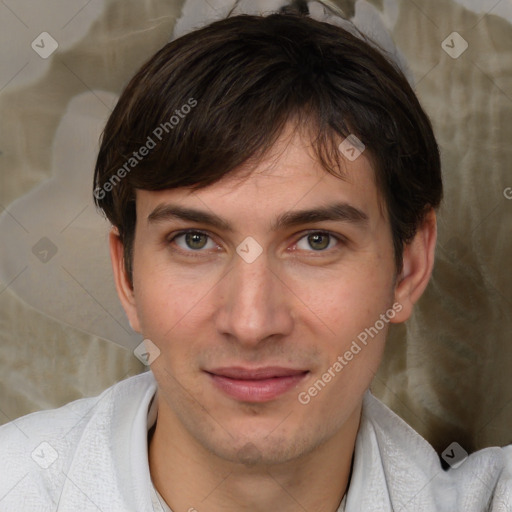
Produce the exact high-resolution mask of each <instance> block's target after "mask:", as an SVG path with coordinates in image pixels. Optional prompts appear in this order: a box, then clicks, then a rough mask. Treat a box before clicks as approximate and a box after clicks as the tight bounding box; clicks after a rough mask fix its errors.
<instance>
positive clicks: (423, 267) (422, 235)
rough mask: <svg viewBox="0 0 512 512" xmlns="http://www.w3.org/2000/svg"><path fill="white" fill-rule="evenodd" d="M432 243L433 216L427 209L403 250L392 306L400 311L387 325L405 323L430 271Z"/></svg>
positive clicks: (434, 247)
mask: <svg viewBox="0 0 512 512" xmlns="http://www.w3.org/2000/svg"><path fill="white" fill-rule="evenodd" d="M436 240H437V221H436V213H435V211H434V210H433V209H431V210H430V211H429V213H428V214H427V215H426V217H425V220H424V221H423V224H422V225H421V226H420V228H419V229H418V231H417V233H416V235H415V236H414V238H413V240H412V241H411V242H410V243H408V244H407V245H406V246H405V248H404V254H403V268H402V272H401V273H400V275H399V276H398V278H397V282H396V285H395V302H397V303H398V304H400V305H401V306H402V308H401V309H400V311H397V314H396V315H395V317H394V318H393V319H392V320H391V322H393V323H401V322H405V321H406V320H407V319H408V318H409V317H410V316H411V314H412V310H413V306H414V304H415V303H416V302H417V301H418V299H419V298H420V297H421V295H422V294H423V292H424V291H425V288H426V287H427V284H428V282H429V280H430V276H431V275H432V270H433V268H434V256H435V249H436Z"/></svg>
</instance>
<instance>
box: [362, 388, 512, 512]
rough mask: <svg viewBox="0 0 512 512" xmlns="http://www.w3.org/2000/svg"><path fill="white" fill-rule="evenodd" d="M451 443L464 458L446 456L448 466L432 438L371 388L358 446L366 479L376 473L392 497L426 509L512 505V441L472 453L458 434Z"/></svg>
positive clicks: (499, 509) (493, 511)
mask: <svg viewBox="0 0 512 512" xmlns="http://www.w3.org/2000/svg"><path fill="white" fill-rule="evenodd" d="M447 445H448V446H447V450H449V454H450V456H451V457H453V456H455V457H458V460H457V461H456V462H457V463H453V464H450V461H449V460H448V459H446V461H447V462H448V464H450V466H451V467H450V468H449V469H448V470H446V471H445V470H444V469H443V468H442V466H441V462H440V455H439V454H438V453H437V452H436V451H435V450H434V448H433V447H432V446H431V445H430V443H428V441H427V440H426V439H424V438H423V437H422V436H421V435H420V434H418V433H417V432H416V431H415V430H414V429H413V428H412V427H411V426H410V425H408V424H407V423H406V422H405V421H404V420H403V419H402V418H400V417H399V416H398V415H397V414H396V413H394V412H393V411H392V410H391V409H390V408H388V407H387V406H386V405H385V404H384V403H383V402H381V401H380V400H378V399H377V398H376V397H375V396H373V395H372V394H371V392H369V391H368V392H367V393H366V394H365V396H364V401H363V412H362V417H361V424H360V429H359V433H358V438H357V441H356V452H355V456H356V459H355V462H356V461H357V459H358V458H359V459H360V461H359V462H360V466H361V469H363V468H364V471H363V472H362V473H364V474H365V476H366V482H365V485H366V484H370V485H371V483H370V482H369V480H372V478H373V480H374V482H376V483H375V484H374V485H375V487H376V488H378V487H381V488H382V487H385V488H387V492H386V494H388V495H389V499H390V501H391V503H394V504H395V505H397V506H398V505H399V504H400V503H403V502H405V501H408V502H410V503H411V504H414V506H415V507H416V509H417V510H422V511H423V510H425V511H427V510H428V511H430V510H432V511H434V510H436V511H437V512H440V511H441V510H469V509H471V510H475V511H482V512H483V511H484V510H485V511H489V512H505V511H512V445H509V446H506V447H503V448H500V447H489V448H484V449H481V450H478V451H476V452H474V453H471V454H470V455H468V454H467V453H466V452H465V451H464V450H463V447H461V446H460V445H459V444H457V443H456V441H455V440H454V442H452V443H451V444H450V443H447ZM450 447H451V449H450ZM445 452H446V450H445ZM445 452H443V453H445ZM441 456H442V455H441ZM446 456H447V455H446ZM369 475H373V476H372V478H370V479H368V476H369ZM490 503H492V506H491V508H488V507H489V504H490ZM443 507H444V508H443Z"/></svg>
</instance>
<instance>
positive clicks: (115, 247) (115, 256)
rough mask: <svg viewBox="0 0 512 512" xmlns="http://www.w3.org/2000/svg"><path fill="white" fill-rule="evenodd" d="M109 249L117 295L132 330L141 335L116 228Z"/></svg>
mask: <svg viewBox="0 0 512 512" xmlns="http://www.w3.org/2000/svg"><path fill="white" fill-rule="evenodd" d="M109 247H110V260H111V262H112V271H113V273H114V282H115V285H116V290H117V295H118V297H119V300H120V301H121V305H122V306H123V309H124V311H125V313H126V316H127V318H128V322H129V323H130V326H131V328H132V329H133V330H134V331H135V332H138V333H141V329H140V322H139V318H138V315H137V307H136V302H135V294H134V291H133V288H132V286H131V284H130V282H129V279H128V276H127V274H126V267H125V262H124V247H123V243H122V241H121V237H120V236H119V231H118V229H117V228H116V227H115V226H114V227H112V229H111V230H110V233H109Z"/></svg>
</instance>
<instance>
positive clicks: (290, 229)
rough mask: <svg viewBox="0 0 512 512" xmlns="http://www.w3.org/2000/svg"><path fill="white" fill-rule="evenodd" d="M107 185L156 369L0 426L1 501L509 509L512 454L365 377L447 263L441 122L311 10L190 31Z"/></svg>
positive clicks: (137, 87) (124, 291)
mask: <svg viewBox="0 0 512 512" xmlns="http://www.w3.org/2000/svg"><path fill="white" fill-rule="evenodd" d="M94 183H95V186H94V197H95V200H96V202H97V204H98V206H99V207H100V208H102V209H103V211H104V212H105V214H106V215H107V217H108V218H109V220H110V221H111V222H112V225H113V228H112V231H111V233H110V238H109V240H110V251H111V258H112V264H113V272H114V277H115V282H116V287H117V290H118V294H119V298H120V300H121V302H122V305H123V307H124V309H125V311H126V314H127V317H128V319H129V321H130V324H131V326H132V328H133V329H134V330H135V331H137V332H140V333H141V335H142V336H144V338H145V343H146V348H147V357H148V359H149V362H150V363H151V371H150V372H148V373H145V374H142V375H139V376H136V377H133V378H129V379H126V380H125V381H122V382H120V383H118V384H116V385H115V386H113V387H112V388H110V389H108V390H106V391H105V392H104V393H103V394H102V395H100V397H97V398H89V399H82V400H78V401H76V402H72V403H71V404H68V405H67V406H65V407H62V408H60V409H57V410H54V411H44V412H38V413H35V414H32V415H29V416H26V417H24V418H21V419H19V420H17V421H16V422H13V423H11V424H9V425H6V426H4V427H2V428H1V429H0V453H1V454H2V455H3V464H4V466H3V468H2V475H1V476H2V479H1V483H0V498H2V499H1V500H0V510H2V511H3V510H6V511H7V510H17V511H19V510H27V511H29V510H30V511H32V510H44V511H50V510H59V511H60V510H62V511H68V510H73V511H78V510H80V511H88V510H91V511H92V510H102V511H107V510H108V511H132V510H133V511H149V510H160V511H161V510H164V511H168V510H172V511H174V512H178V511H189V512H190V511H195V510H197V511H199V512H201V511H208V512H219V511H231V510H239V509H240V508H242V509H244V510H250V511H268V510H280V511H299V510H300V511H304V510H306V511H321V512H328V511H332V512H334V511H336V510H339V511H341V510H347V511H370V510H371V511H391V510H404V511H406V510H407V511H413V510H414V511H445V510H446V511H451V512H453V511H470V510H471V511H477V510H478V511H483V510H492V511H493V512H497V511H505V510H512V489H511V488H512V477H511V473H512V447H507V448H488V449H485V450H481V451H479V452H477V453H475V454H472V455H471V456H470V457H468V458H467V459H466V460H463V459H459V460H458V461H457V464H453V466H454V467H453V469H451V470H449V471H447V472H445V471H443V470H442V468H441V465H440V463H439V458H438V456H437V454H436V453H435V452H434V450H433V449H432V448H431V447H430V445H429V444H428V443H427V442H426V441H425V440H423V439H422V438H421V437H420V436H419V435H418V434H416V433H415V432H414V431H413V430H412V429H411V428H410V427H408V426H407V425H406V424H405V423H404V422H403V421H402V420H401V419H400V418H398V417H397V416H396V415H395V414H394V413H392V412H391V411H390V410H389V409H388V408H387V407H385V406H384V405H383V404H381V403H380V402H379V401H378V400H377V399H376V398H375V397H373V396H372V395H371V393H370V391H369V386H370V384H371V381H372V378H373V376H374V374H375V372H376V370H377V368H378V366H379V363H380V361H381V357H382V353H383V350H384V342H385V337H386V333H387V331H388V329H389V325H390V324H392V323H399V322H404V321H405V320H407V319H408V318H409V317H410V315H411V313H412V309H413V306H414V304H415V303H416V302H417V300H418V299H419V297H420V296H421V294H422V292H423V291H424V289H425V287H426V286H427V284H428V281H429V278H430V275H431V272H432V267H433V264H434V251H435V241H436V215H435V210H436V208H437V207H438V206H439V203H440V201H441V196H442V183H441V173H440V162H439V153H438V149H437V145H436V141H435V138H434V135H433V133H432V129H431V126H430V123H429V120H428V118H427V117H426V115H425V113H424V112H423V110H422V109H421V107H420V105H419V103H418V101H417V99H416V97H415V95H414V93H413V91H412V90H411V88H410V86H409V85H408V83H407V81H406V79H405V78H404V76H403V75H402V74H401V73H400V72H399V71H398V70H397V69H396V68H395V67H394V66H393V65H392V64H391V63H390V62H388V61H387V60H386V58H385V57H384V56H383V55H382V54H381V53H380V52H379V51H378V50H377V49H375V48H374V47H373V46H372V45H371V44H370V43H369V42H366V41H364V40H363V39H361V38H359V37H356V36H354V35H352V34H350V33H349V32H347V31H345V30H343V29H341V28H339V27H335V26H332V25H329V24H326V23H321V22H318V21H315V20H313V19H311V18H309V17H307V16H305V15H299V14H294V13H282V14H273V15H269V16H266V17H258V16H235V17H232V18H227V19H225V20H221V21H218V22H215V23H213V24H211V25H209V26H207V27H205V28H203V29H200V30H197V31H195V32H193V33H190V34H188V35H185V36H183V37H181V38H179V39H177V40H176V41H173V42H171V43H169V44H168V45H166V46H165V47H164V48H163V49H162V50H160V51H159V52H158V53H157V54H156V55H155V56H154V57H153V58H151V59H150V60H149V61H148V62H147V63H146V64H145V65H144V66H143V67H142V69H141V70H140V71H139V72H138V73H137V74H136V76H135V77H134V78H133V79H132V81H131V82H130V83H129V85H128V86H127V88H126V90H125V91H124V93H123V94H122V96H121V98H120V100H119V102H118V104H117V106H116V108H115V109H114V111H113V113H112V115H111V117H110V119H109V121H108V123H107V125H106V128H105V131H104V134H103V137H102V143H101V148H100V151H99V155H98V160H97V165H96V170H95V180H94Z"/></svg>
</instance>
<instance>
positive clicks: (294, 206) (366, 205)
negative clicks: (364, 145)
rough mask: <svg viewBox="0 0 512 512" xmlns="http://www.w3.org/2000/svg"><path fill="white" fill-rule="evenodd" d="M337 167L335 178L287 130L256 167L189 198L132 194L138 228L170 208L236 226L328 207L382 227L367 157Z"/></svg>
mask: <svg viewBox="0 0 512 512" xmlns="http://www.w3.org/2000/svg"><path fill="white" fill-rule="evenodd" d="M342 140H343V139H340V142H341V141H342ZM340 164H341V165H340V171H341V175H340V176H333V175H332V174H330V173H328V172H327V171H326V170H325V169H324V167H323V166H322V165H321V163H320V162H319V161H318V158H317V157H316V155H315V152H314V150H313V146H312V144H311V142H310V140H308V138H307V137H306V136H304V135H301V134H300V133H299V132H298V131H296V130H293V128H292V127H291V126H290V125H287V127H286V128H285V130H284V131H283V133H282V134H281V136H280V137H279V138H278V140H277V141H276V143H275V144H274V146H273V147H272V148H271V149H270V150H269V151H268V152H267V153H266V154H265V156H264V157H263V158H261V159H260V160H259V161H258V162H257V163H246V164H244V165H243V166H241V167H240V168H239V169H236V170H235V171H233V172H231V173H230V174H228V175H226V176H225V177H224V178H222V179H221V180H220V181H218V182H216V183H214V184H212V185H209V186H208V187H205V188H202V189H199V190H197V191H195V192H193V191H192V190H191V189H190V188H188V187H180V188H175V189H165V190H160V191H147V190H137V191H136V204H137V219H138V223H139V221H140V222H142V220H144V219H146V220H147V219H148V218H149V217H150V216H151V214H152V213H153V212H154V211H155V209H156V208H158V207H160V208H161V207H163V206H165V205H166V204H170V203H172V204H180V205H187V206H191V207H195V208H201V209H202V210H205V211H210V212H214V213H216V214H218V215H221V216H223V217H226V218H229V219H230V224H235V225H239V226H241V225H242V224H244V226H246V225H247V224H253V223H254V222H255V221H256V220H259V221H268V222H272V221H275V218H276V215H279V214H282V213H283V212H287V211H292V210H301V209H307V208H315V207H320V206H325V205H328V204H334V203H345V204H347V205H349V206H352V207H353V208H354V209H357V210H359V211H361V212H363V213H364V214H365V215H366V216H367V217H368V218H369V219H370V220H372V219H375V221H377V220H379V219H380V220H383V221H386V215H385V213H384V211H385V208H382V200H381V198H380V195H379V191H378V190H377V186H376V181H375V172H374V169H373V167H372V163H371V159H370V158H369V155H368V154H365V152H363V153H361V154H360V155H359V156H358V157H357V158H355V159H354V160H349V159H348V158H346V157H344V156H343V155H340Z"/></svg>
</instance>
